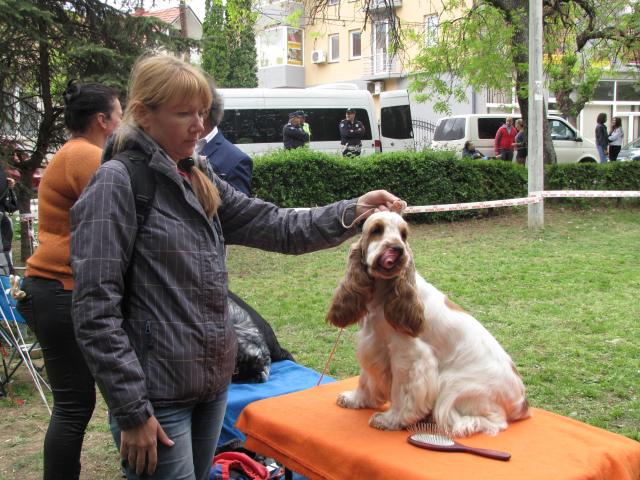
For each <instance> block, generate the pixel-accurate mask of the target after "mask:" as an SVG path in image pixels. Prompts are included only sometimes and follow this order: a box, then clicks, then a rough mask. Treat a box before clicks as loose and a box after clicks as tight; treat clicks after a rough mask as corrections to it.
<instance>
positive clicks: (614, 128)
mask: <svg viewBox="0 0 640 480" xmlns="http://www.w3.org/2000/svg"><path fill="white" fill-rule="evenodd" d="M608 140H609V161H610V162H615V161H616V160H617V159H618V154H619V153H620V149H621V148H622V141H623V140H624V130H622V120H621V119H620V117H613V118H612V119H611V131H610V132H609V138H608Z"/></svg>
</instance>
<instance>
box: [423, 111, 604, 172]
mask: <svg viewBox="0 0 640 480" xmlns="http://www.w3.org/2000/svg"><path fill="white" fill-rule="evenodd" d="M507 116H510V117H513V120H514V122H515V120H517V119H518V118H520V116H518V115H505V114H470V115H455V116H452V117H445V118H441V119H440V120H438V122H437V123H436V130H435V132H434V135H433V140H432V142H431V146H432V147H434V148H439V147H445V148H450V149H455V150H457V151H460V152H462V149H463V148H464V144H465V142H467V141H468V140H471V141H472V142H473V143H474V144H475V146H476V150H478V151H480V152H482V153H483V154H484V155H485V156H488V157H493V156H495V148H494V146H495V142H494V140H495V138H496V133H497V132H498V129H499V128H500V127H501V126H502V125H504V124H505V122H506V119H507ZM547 121H548V122H549V128H550V129H551V138H552V140H553V147H554V149H555V151H556V156H557V158H558V163H576V162H597V159H598V158H599V156H598V150H597V148H596V145H595V143H593V142H592V141H590V140H587V139H585V138H582V137H581V136H580V133H579V132H578V131H577V130H576V129H575V128H573V127H572V126H571V125H570V124H569V122H567V121H566V120H565V119H563V118H561V117H554V116H549V117H547ZM514 128H515V127H514Z"/></svg>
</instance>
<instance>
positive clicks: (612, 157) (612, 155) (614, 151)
mask: <svg viewBox="0 0 640 480" xmlns="http://www.w3.org/2000/svg"><path fill="white" fill-rule="evenodd" d="M621 149H622V145H609V161H610V162H615V161H616V160H618V154H619V153H620V150H621Z"/></svg>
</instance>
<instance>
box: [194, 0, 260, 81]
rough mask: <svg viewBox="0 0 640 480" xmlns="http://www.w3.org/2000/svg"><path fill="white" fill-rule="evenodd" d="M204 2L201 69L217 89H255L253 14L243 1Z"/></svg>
mask: <svg viewBox="0 0 640 480" xmlns="http://www.w3.org/2000/svg"><path fill="white" fill-rule="evenodd" d="M218 2H219V0H207V13H206V15H205V23H204V24H203V28H202V30H203V52H202V68H203V69H204V70H205V71H206V72H208V73H210V74H211V75H212V76H213V78H214V79H215V80H216V84H217V86H218V87H221V88H254V87H257V86H258V77H257V73H258V56H257V51H256V40H255V33H254V30H253V25H254V23H255V13H253V12H252V11H251V2H250V1H247V0H227V3H226V5H225V6H224V7H223V6H222V5H221V4H219V3H218Z"/></svg>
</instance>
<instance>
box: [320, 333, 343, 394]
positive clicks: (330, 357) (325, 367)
mask: <svg viewBox="0 0 640 480" xmlns="http://www.w3.org/2000/svg"><path fill="white" fill-rule="evenodd" d="M343 330H344V328H341V329H340V333H338V338H337V339H336V344H335V345H334V346H333V351H332V352H331V355H329V361H328V362H327V364H326V365H325V366H324V370H323V371H322V375H321V376H320V380H318V385H320V382H322V379H323V378H324V374H325V372H326V371H327V368H328V367H329V364H330V363H331V359H332V358H333V354H334V353H335V351H336V347H337V346H338V342H339V341H340V335H342V331H343ZM318 385H316V387H317V386H318Z"/></svg>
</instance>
